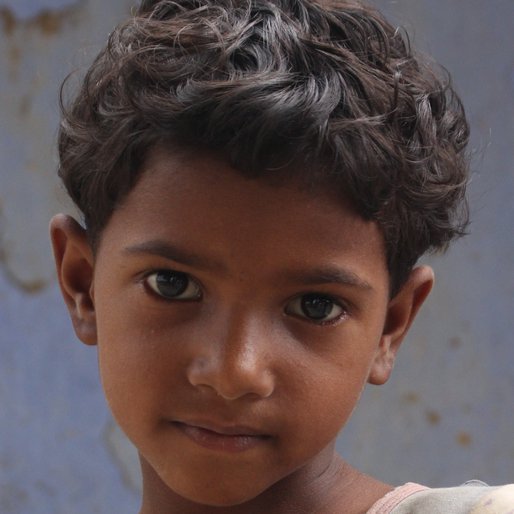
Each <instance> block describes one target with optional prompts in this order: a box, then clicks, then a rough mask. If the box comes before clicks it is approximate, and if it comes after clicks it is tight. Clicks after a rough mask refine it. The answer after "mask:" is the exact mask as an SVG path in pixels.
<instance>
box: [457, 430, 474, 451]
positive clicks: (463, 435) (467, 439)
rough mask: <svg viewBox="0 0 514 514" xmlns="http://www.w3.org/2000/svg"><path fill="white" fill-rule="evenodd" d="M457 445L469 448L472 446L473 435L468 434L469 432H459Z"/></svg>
mask: <svg viewBox="0 0 514 514" xmlns="http://www.w3.org/2000/svg"><path fill="white" fill-rule="evenodd" d="M456 439H457V444H458V445H459V446H462V447H464V448H467V447H468V446H470V445H471V440H472V439H471V435H470V434H469V433H468V432H464V431H463V432H459V433H458V434H457V437H456Z"/></svg>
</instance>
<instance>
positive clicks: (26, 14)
mask: <svg viewBox="0 0 514 514" xmlns="http://www.w3.org/2000/svg"><path fill="white" fill-rule="evenodd" d="M78 3H80V0H0V10H2V11H5V12H6V13H8V15H9V17H11V18H12V20H13V21H16V20H19V21H27V20H30V19H31V18H37V17H38V16H40V15H41V14H44V13H52V12H55V11H62V10H65V9H67V8H68V7H71V6H76V5H77V4H78Z"/></svg>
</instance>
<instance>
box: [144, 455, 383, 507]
mask: <svg viewBox="0 0 514 514" xmlns="http://www.w3.org/2000/svg"><path fill="white" fill-rule="evenodd" d="M327 451H329V452H330V456H329V458H327V459H326V460H325V461H324V466H323V467H319V468H317V469H316V468H312V467H308V466H305V467H304V468H301V469H299V470H297V471H295V472H293V473H292V474H291V475H289V476H287V477H285V478H284V479H282V480H280V481H279V482H277V483H276V484H274V485H272V486H271V487H270V488H269V489H267V490H266V491H264V492H263V493H261V494H260V495H258V496H257V497H255V498H253V499H251V500H249V501H247V502H244V503H242V504H239V505H233V506H223V507H213V506H209V505H203V504H199V503H196V502H194V501H191V500H188V499H186V498H184V497H182V496H180V495H178V494H176V493H175V492H174V491H172V490H171V489H170V488H169V487H168V486H167V485H166V484H165V483H164V482H163V481H162V480H161V479H160V477H159V476H158V475H157V474H156V473H155V471H154V470H153V468H152V467H151V466H150V465H149V464H148V463H147V462H146V461H145V460H144V459H143V458H142V459H141V468H142V472H143V501H142V506H141V511H140V514H262V513H263V512H265V513H266V514H334V513H338V512H345V513H348V514H350V513H351V514H360V513H364V512H366V510H367V509H368V508H369V507H370V506H371V505H372V504H373V503H374V502H375V501H376V500H377V499H378V498H380V497H381V496H383V495H384V494H385V493H387V492H388V491H390V490H391V487H390V486H387V485H386V484H382V483H380V482H378V481H376V480H374V479H372V478H370V477H367V476H365V475H363V474H361V473H359V472H358V471H356V470H355V469H353V468H352V467H351V466H349V465H348V464H347V463H346V462H344V461H343V459H341V457H339V455H338V454H337V453H335V451H334V450H333V448H329V449H327Z"/></svg>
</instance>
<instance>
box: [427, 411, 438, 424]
mask: <svg viewBox="0 0 514 514" xmlns="http://www.w3.org/2000/svg"><path fill="white" fill-rule="evenodd" d="M425 415H426V417H427V421H428V423H429V424H430V425H432V426H437V425H439V423H441V414H439V412H437V411H435V410H427V411H426V413H425Z"/></svg>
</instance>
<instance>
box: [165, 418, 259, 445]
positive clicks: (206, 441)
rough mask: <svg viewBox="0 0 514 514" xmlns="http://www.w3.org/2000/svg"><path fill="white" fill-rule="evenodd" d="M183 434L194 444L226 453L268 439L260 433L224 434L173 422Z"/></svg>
mask: <svg viewBox="0 0 514 514" xmlns="http://www.w3.org/2000/svg"><path fill="white" fill-rule="evenodd" d="M173 424H174V425H175V426H176V427H177V428H178V429H179V430H180V431H181V432H182V433H183V434H184V435H186V436H187V437H188V438H189V439H191V440H192V441H194V442H195V443H196V444H198V445H200V446H203V447H204V448H208V449H210V450H217V451H222V452H227V453H239V452H244V451H247V450H251V449H252V448H255V447H256V446H259V445H260V444H262V443H263V442H264V441H266V440H267V439H269V437H268V436H261V435H246V434H240V435H239V434H237V435H226V434H219V433H218V432H213V431H212V430H207V429H205V428H201V427H195V426H192V425H187V424H185V423H179V422H176V423H173Z"/></svg>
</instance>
